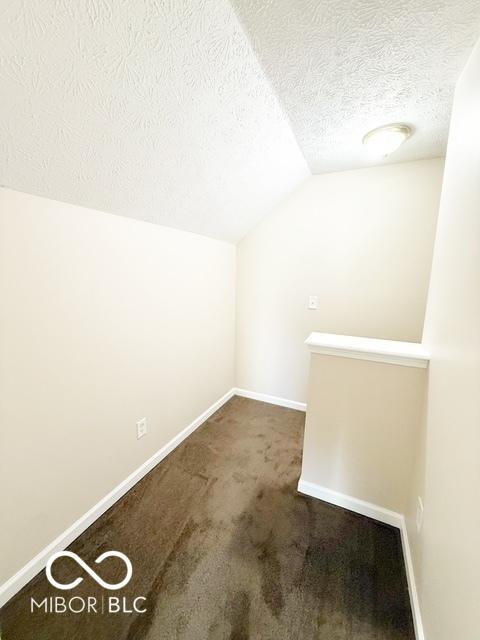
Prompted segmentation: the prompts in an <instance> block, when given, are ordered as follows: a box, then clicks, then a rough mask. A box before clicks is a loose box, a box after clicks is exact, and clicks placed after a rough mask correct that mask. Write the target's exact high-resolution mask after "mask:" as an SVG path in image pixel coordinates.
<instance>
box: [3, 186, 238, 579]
mask: <svg viewBox="0 0 480 640" xmlns="http://www.w3.org/2000/svg"><path fill="white" fill-rule="evenodd" d="M0 225H1V226H0V260H1V262H0V299H1V305H2V312H1V324H0V388H1V405H0V410H1V447H0V452H1V454H0V455H1V462H0V473H1V477H0V491H1V498H0V502H1V505H2V526H1V527H0V548H1V549H2V554H1V559H2V562H1V571H0V582H3V581H4V580H5V579H7V578H9V577H10V576H11V575H12V574H13V573H14V572H15V571H16V570H18V569H19V568H20V567H21V566H23V565H24V564H25V563H26V562H27V561H29V560H30V559H31V558H32V557H33V556H34V555H35V554H36V553H37V552H39V551H40V550H41V549H42V548H43V547H44V546H45V545H46V544H47V543H50V542H51V541H52V540H53V539H54V538H55V537H56V536H57V535H59V534H60V533H62V532H63V531H64V530H65V529H66V528H67V527H68V526H70V525H71V524H72V523H73V522H74V521H75V520H76V519H77V518H78V517H79V516H81V515H83V514H84V513H85V512H86V511H87V510H88V509H90V508H91V507H92V506H93V505H94V504H95V503H96V502H97V501H98V500H99V499H101V498H103V497H104V496H105V495H106V494H107V493H108V492H109V491H111V490H112V489H113V488H114V487H115V486H116V485H117V484H118V483H119V482H121V481H123V480H124V479H125V478H126V477H127V476H128V475H129V474H130V473H131V472H132V471H133V470H135V469H136V468H137V467H139V466H140V465H141V464H142V463H143V462H145V461H146V460H147V459H148V458H149V457H150V456H151V455H152V454H153V453H155V452H156V451H157V450H158V449H159V448H160V447H162V446H163V445H165V444H166V443H167V442H168V441H169V440H170V439H171V438H172V437H173V436H175V435H176V434H177V433H178V432H180V431H181V430H182V429H183V428H184V427H186V426H187V425H188V424H189V423H190V422H191V421H192V420H193V419H195V418H196V417H197V416H199V415H200V414H201V413H202V412H203V411H204V410H206V409H207V408H208V407H209V406H210V405H211V404H212V403H213V402H215V401H216V400H217V399H219V398H220V397H221V396H222V395H223V394H224V393H225V392H227V391H228V390H229V389H230V388H231V387H232V386H233V384H234V380H233V356H234V353H233V350H234V299H235V291H234V289H235V247H234V246H232V245H230V244H227V243H224V242H220V241H217V240H212V239H209V238H204V237H201V236H197V235H194V234H190V233H186V232H182V231H176V230H173V229H168V228H165V227H160V226H156V225H152V224H148V223H145V222H138V221H135V220H130V219H128V218H122V217H119V216H114V215H110V214H105V213H101V212H98V211H93V210H90V209H84V208H80V207H76V206H73V205H66V204H61V203H59V202H55V201H52V200H47V199H43V198H38V197H35V196H31V195H26V194H22V193H17V192H14V191H8V190H4V189H2V190H0ZM143 417H146V418H147V420H148V433H147V435H146V436H145V437H143V438H142V439H140V440H137V434H136V421H137V420H139V419H141V418H143ZM32 532H34V535H33V533H32ZM5 550H8V552H7V553H4V551H5Z"/></svg>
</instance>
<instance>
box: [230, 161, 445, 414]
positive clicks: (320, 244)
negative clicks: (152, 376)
mask: <svg viewBox="0 0 480 640" xmlns="http://www.w3.org/2000/svg"><path fill="white" fill-rule="evenodd" d="M442 170H443V161H442V160H441V159H434V160H423V161H418V162H408V163H404V164H396V165H390V166H383V167H375V168H369V169H361V170H355V171H347V172H342V173H331V174H325V175H318V176H312V177H311V178H309V179H308V180H307V181H306V182H305V183H304V185H303V186H302V187H300V188H299V189H298V190H297V191H296V192H295V193H294V194H293V195H292V196H291V197H290V198H289V199H288V200H286V201H285V202H284V203H283V204H282V205H281V206H280V207H278V208H277V209H276V210H275V211H274V212H273V213H272V214H271V215H270V216H269V217H268V218H266V219H265V220H264V221H263V222H262V223H261V224H260V225H259V226H258V227H256V228H255V229H254V230H253V231H251V232H250V233H249V234H248V235H247V236H246V237H245V238H244V239H243V240H242V241H241V242H240V244H239V246H238V266H237V367H236V382H237V386H239V387H241V388H244V389H249V390H252V391H256V392H260V393H267V394H271V395H276V396H280V397H284V398H288V399H291V400H298V401H301V402H302V401H305V400H306V395H307V377H308V363H309V354H308V352H307V349H306V348H305V347H304V346H303V341H304V340H305V338H306V337H307V336H308V334H309V333H310V332H311V331H314V330H316V331H322V332H331V333H343V334H349V335H359V336H370V337H377V338H389V339H397V340H409V341H419V340H420V339H421V335H422V329H423V319H424V312H425V302H426V294H427V287H428V279H429V274H430V265H431V258H432V250H433V239H434V235H435V224H436V216H437V211H438V203H439V197H440V189H441V180H442ZM309 294H314V295H318V298H319V310H318V311H309V310H307V308H306V303H307V298H308V296H309Z"/></svg>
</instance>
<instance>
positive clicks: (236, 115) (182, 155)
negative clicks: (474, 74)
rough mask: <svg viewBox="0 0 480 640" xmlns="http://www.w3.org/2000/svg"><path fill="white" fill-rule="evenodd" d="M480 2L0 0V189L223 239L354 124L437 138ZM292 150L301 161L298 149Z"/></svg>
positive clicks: (357, 160)
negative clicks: (405, 128) (399, 126)
mask: <svg viewBox="0 0 480 640" xmlns="http://www.w3.org/2000/svg"><path fill="white" fill-rule="evenodd" d="M479 20H480V3H479V2H478V1H477V0H475V1H474V0H451V1H447V2H440V1H439V0H396V1H395V2H394V1H393V0H391V1H388V2H387V1H386V0H323V1H319V0H295V1H294V2H292V1H291V0H276V1H275V2H273V1H272V0H233V1H232V3H230V2H229V1H228V0H196V2H191V1H190V0H139V1H138V2H134V3H131V2H127V1H126V0H118V1H115V2H113V0H76V1H75V2H72V1H71V0H28V1H25V0H8V2H6V3H3V4H2V5H1V7H0V89H1V100H0V145H1V147H0V183H1V184H2V185H3V186H6V187H9V188H12V189H17V190H20V191H26V192H28V193H34V194H37V195H42V196H46V197H50V198H53V199H57V200H63V201H66V202H72V203H75V204H80V205H84V206H89V207H93V208H96V209H100V210H103V211H108V212H112V213H118V214H122V215H127V216H131V217H134V218H139V219H142V220H147V221H150V222H155V223H159V224H165V225H169V226H173V227H177V228H180V229H185V230H189V231H193V232H195V233H201V234H205V235H209V236H213V237H218V238H222V239H226V240H229V241H236V240H238V239H239V238H241V237H242V236H243V235H244V234H245V233H246V232H247V231H248V230H249V229H250V228H252V227H253V226H254V225H255V224H256V223H257V222H258V221H259V220H260V219H261V218H262V217H263V216H264V215H265V214H266V213H268V211H269V210H270V209H271V208H272V207H273V206H274V205H275V204H276V203H277V202H278V201H279V200H280V199H282V198H283V197H285V195H287V194H288V193H289V192H290V191H291V190H292V189H293V188H294V187H295V186H296V185H297V184H299V183H300V182H301V181H302V180H303V179H304V178H305V177H306V176H308V175H309V168H310V170H311V171H313V172H323V171H332V170H338V169H344V168H351V167H361V166H367V165H368V163H369V161H368V160H367V159H366V157H365V155H364V154H363V153H362V147H361V137H362V135H363V134H364V133H365V132H366V131H368V130H369V129H371V128H373V127H376V126H378V125H380V124H383V123H386V122H390V121H397V120H401V121H407V122H409V123H410V124H412V125H413V126H414V127H415V129H416V133H415V135H414V136H413V137H412V138H411V139H410V140H409V141H408V142H407V143H406V144H405V145H404V148H403V149H401V150H399V151H398V152H396V154H393V155H392V157H391V160H390V161H402V160H407V159H414V158H421V157H432V156H435V155H441V154H442V153H443V152H444V149H445V141H446V135H447V129H448V119H449V114H450V105H451V99H452V91H453V86H454V83H455V80H456V78H457V77H458V74H459V71H460V68H461V66H462V64H463V62H464V60H465V59H466V56H467V55H468V52H469V51H470V49H471V47H472V45H473V43H474V41H475V39H476V37H477V36H478V31H479V26H478V25H479ZM305 159H306V160H307V162H308V165H309V166H308V165H307V162H306V161H305Z"/></svg>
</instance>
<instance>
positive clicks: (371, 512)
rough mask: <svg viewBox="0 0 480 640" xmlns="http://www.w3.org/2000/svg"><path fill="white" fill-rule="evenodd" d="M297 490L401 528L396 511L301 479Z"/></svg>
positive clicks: (398, 514) (399, 518) (400, 517)
mask: <svg viewBox="0 0 480 640" xmlns="http://www.w3.org/2000/svg"><path fill="white" fill-rule="evenodd" d="M298 490H299V491H300V493H304V494H305V495H307V496H311V497H312V498H318V499H319V500H324V501H325V502H330V503H331V504H335V505H337V507H343V508H344V509H349V510H350V511H355V512H356V513H360V514H362V515H363V516H368V517H369V518H374V520H379V521H380V522H384V523H385V524H389V525H391V526H392V527H397V528H398V529H401V528H402V520H403V516H402V515H401V514H400V513H397V512H396V511H390V509H384V508H383V507H379V506H378V505H376V504H372V503H371V502H365V500H359V498H354V497H352V496H347V495H346V494H344V493H339V492H338V491H333V489H327V488H326V487H321V486H320V485H318V484H315V483H313V482H308V481H307V480H303V479H302V478H300V480H299V481H298Z"/></svg>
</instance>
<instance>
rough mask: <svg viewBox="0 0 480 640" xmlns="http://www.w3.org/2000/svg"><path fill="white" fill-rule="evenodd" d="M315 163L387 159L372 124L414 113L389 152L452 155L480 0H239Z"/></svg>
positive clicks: (331, 167)
mask: <svg viewBox="0 0 480 640" xmlns="http://www.w3.org/2000/svg"><path fill="white" fill-rule="evenodd" d="M233 4H234V6H235V7H236V10H237V14H238V16H239V18H240V20H241V22H242V24H243V25H244V28H245V29H246V31H247V33H248V34H249V36H250V39H251V41H252V43H253V47H254V50H255V53H256V54H257V56H258V59H259V61H260V62H261V64H262V67H263V69H264V71H265V73H266V74H267V76H268V77H269V79H270V81H271V83H272V86H273V87H274V89H275V92H276V93H277V95H278V97H279V99H280V101H281V103H282V105H283V108H284V110H285V112H286V114H287V115H288V118H289V121H290V123H291V125H292V128H293V131H294V133H295V135H296V138H297V140H298V143H299V145H300V147H301V149H302V151H303V153H304V155H305V158H306V159H307V161H308V164H309V166H310V169H311V170H312V172H313V173H323V172H326V171H339V170H343V169H351V168H354V167H362V166H366V165H368V164H371V163H378V159H376V160H375V159H368V158H367V157H366V155H365V153H364V148H363V147H362V137H363V135H364V134H365V133H367V132H368V131H370V130H371V129H374V128H376V127H378V126H381V125H383V124H389V123H392V122H406V123H408V124H410V125H411V126H413V128H414V130H415V134H414V135H413V136H412V137H411V138H410V139H409V140H408V141H407V143H406V144H405V145H404V146H403V147H401V148H400V149H399V150H398V151H397V152H395V153H394V154H392V156H391V157H390V158H389V160H388V161H389V162H402V161H405V160H414V159H420V158H433V157H436V156H440V155H443V154H444V153H445V147H446V142H447V134H448V125H449V120H450V111H451V104H452V100H453V90H454V86H455V83H456V81H457V78H458V76H459V73H460V71H461V69H462V67H463V66H464V64H465V62H466V59H467V57H468V54H469V53H470V51H471V49H472V46H473V44H474V43H475V41H476V39H477V38H478V37H479V35H480V2H479V0H293V1H292V0H275V2H272V0H233Z"/></svg>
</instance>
